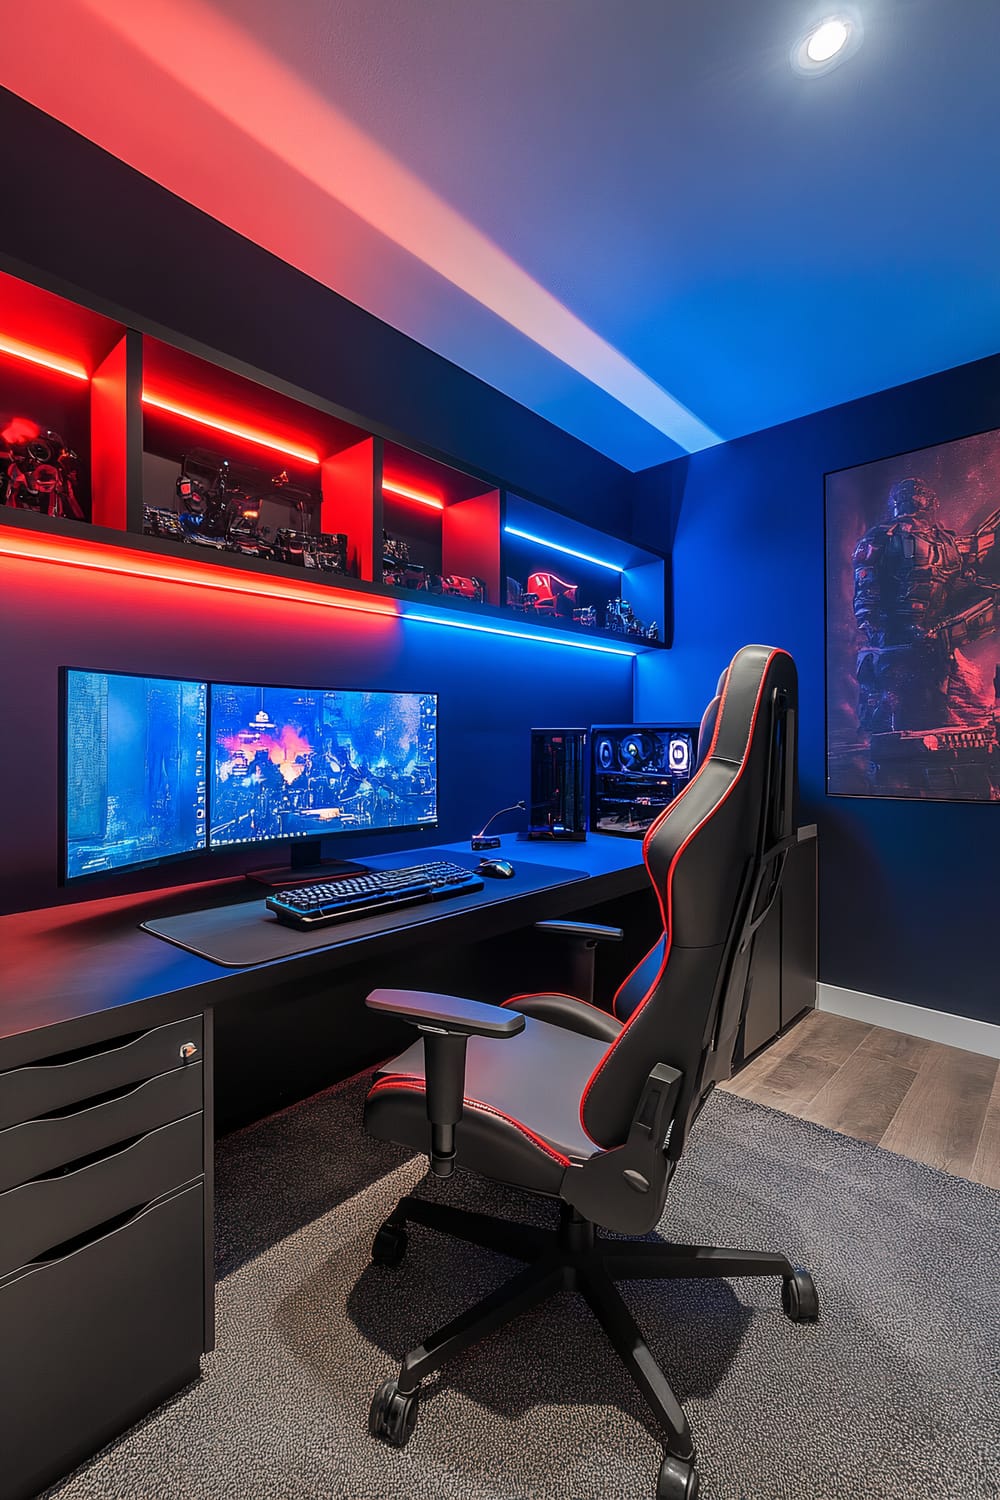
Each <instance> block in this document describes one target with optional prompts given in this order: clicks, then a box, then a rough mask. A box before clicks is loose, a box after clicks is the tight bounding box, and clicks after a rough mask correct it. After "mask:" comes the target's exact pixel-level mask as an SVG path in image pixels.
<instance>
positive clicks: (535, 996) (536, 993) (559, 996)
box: [500, 990, 614, 1020]
mask: <svg viewBox="0 0 1000 1500" xmlns="http://www.w3.org/2000/svg"><path fill="white" fill-rule="evenodd" d="M550 996H551V998H552V999H553V1000H572V1002H573V1004H574V1005H589V1006H590V1008H591V1010H596V1011H597V1012H599V1014H600V1015H602V1016H609V1017H610V1018H611V1020H614V1016H612V1015H611V1012H610V1011H607V1010H604V1009H603V1008H602V1007H601V1006H600V1005H594V1004H593V1002H592V1001H590V1000H581V999H580V997H579V995H567V994H566V993H565V991H564V990H533V991H532V993H531V994H530V995H511V997H510V999H509V1000H501V1001H500V1004H501V1006H504V1005H515V1004H516V1003H517V1001H518V1000H540V999H542V998H543V997H544V998H545V999H546V1000H547V999H549V997H550ZM535 1019H536V1020H537V1019H538V1018H537V1017H536V1018H535Z"/></svg>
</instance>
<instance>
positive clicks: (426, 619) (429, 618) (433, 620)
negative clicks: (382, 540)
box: [403, 610, 639, 656]
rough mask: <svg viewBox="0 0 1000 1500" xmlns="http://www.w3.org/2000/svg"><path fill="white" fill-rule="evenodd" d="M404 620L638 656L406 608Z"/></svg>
mask: <svg viewBox="0 0 1000 1500" xmlns="http://www.w3.org/2000/svg"><path fill="white" fill-rule="evenodd" d="M403 619H404V620H419V621H420V623H421V624H422V625H447V626H449V627H450V628H451V629H452V630H478V631H480V632H481V633H482V634H484V635H509V636H512V637H513V639H514V640H515V641H541V642H542V644H543V645H545V646H572V647H574V648H575V649H576V650H578V651H603V652H604V653H605V655H607V656H638V654H639V653H638V651H636V650H634V649H630V648H629V647H627V646H604V645H602V644H600V643H599V642H597V641H571V640H569V639H567V637H566V636H556V635H537V634H535V633H534V632H533V631H527V630H507V629H505V628H504V626H502V625H474V624H473V623H472V621H471V620H443V619H440V618H438V617H437V616H436V615H418V614H414V613H413V612H412V611H410V610H407V611H406V612H405V613H404V615H403Z"/></svg>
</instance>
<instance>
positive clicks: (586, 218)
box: [0, 0, 1000, 469]
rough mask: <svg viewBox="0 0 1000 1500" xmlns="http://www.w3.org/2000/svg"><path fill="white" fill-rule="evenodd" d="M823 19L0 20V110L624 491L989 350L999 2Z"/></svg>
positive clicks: (999, 236)
mask: <svg viewBox="0 0 1000 1500" xmlns="http://www.w3.org/2000/svg"><path fill="white" fill-rule="evenodd" d="M836 8H837V0H829V3H828V0H687V3H685V4H681V3H678V0H32V3H31V4H30V5H25V4H24V3H23V0H21V3H14V0H0V18H2V23H3V24H2V35H3V38H4V45H3V48H2V50H0V83H3V84H4V85H5V86H6V87H8V88H10V89H11V90H13V91H14V92H15V93H19V94H21V95H23V96H24V97H25V98H27V99H29V100H30V101H31V102H32V103H34V104H37V105H39V106H40V107H41V108H43V109H45V110H47V111H48V112H49V113H50V114H52V115H55V116H56V117H57V118H59V119H61V120H63V121H64V122H65V123H66V124H68V125H70V126H71V127H73V128H74V129H76V130H78V131H80V132H81V133H82V134H84V135H87V136H89V137H90V138H91V139H92V140H94V141H96V142H97V143H98V144H99V145H101V146H103V147H105V148H106V149H107V150H109V151H111V152H113V153H114V154H115V155H116V156H118V157H120V158H122V160H124V161H126V162H128V163H130V164H131V165H132V166H134V167H136V168H138V169H139V170H141V171H142V172H144V173H146V174H147V175H148V176H150V177H152V178H153V179H155V180H156V181H158V182H160V183H162V184H163V185H164V186H165V187H167V188H169V189H170V190H172V191H173V192H175V193H178V194H180V195H181V196H182V197H184V198H186V199H188V200H189V201H190V202H192V203H194V204H196V205H197V206H198V207H199V208H202V209H204V210H205V211H206V212H208V213H210V214H212V215H213V216H214V217H216V218H218V219H220V220H222V221H223V222H224V223H226V224H228V225H230V226H231V227H232V228H234V229H236V230H238V231H239V232H241V233H243V234H245V235H247V236H248V237H249V238H251V239H253V240H255V241H256V242H258V243H259V244H261V245H263V246H265V247H266V248H267V249H269V250H272V251H273V252H275V253H276V254H278V255H280V256H281V257H282V258H283V259H285V260H287V261H289V262H291V263H292V264H294V265H296V266H297V267H299V268H300V269H301V270H304V271H306V272H308V273H309V274H310V275H312V276H314V277H315V278H316V279H317V280H319V281H322V282H324V283H325V284H326V285H328V286H330V287H332V288H333V289H334V290H336V291H337V292H340V293H341V294H343V295H344V296H346V297H348V298H349V299H350V300H352V301H353V302H356V303H358V304H360V305H361V306H362V307H365V308H367V309H368V310H369V311H370V312H373V313H375V314H376V315H377V316H379V317H381V318H384V319H385V320H386V321H387V322H388V323H391V324H392V325H393V326H394V327H396V328H399V329H401V330H403V331H404V332H405V333H408V334H410V335H412V337H414V338H416V339H417V340H419V341H420V342H421V343H423V344H426V345H428V346H429V347H430V348H432V349H435V350H437V351H438V352H439V353H441V354H443V355H445V356H447V357H448V358H450V359H452V360H454V361H455V362H456V363H457V364H459V365H461V366H463V367H464V368H466V369H468V370H471V371H472V372H473V373H474V374H476V375H478V376H480V377H481V378H482V379H484V380H486V381H488V382H489V383H490V384H491V385H494V386H496V387H498V388H499V389H500V390H503V391H505V392H507V393H508V394H510V395H511V396H513V397H515V398H516V399H517V400H519V401H521V402H523V403H524V404H525V405H527V406H529V407H531V408H532V409H534V410H535V411H538V412H540V413H542V415H544V416H546V417H548V418H550V419H551V420H552V421H554V422H556V423H558V424H559V425H560V426H562V427H564V428H566V429H567V430H568V431H570V432H573V433H575V434H576V435H577V436H579V437H581V438H583V439H584V440H585V441H586V442H588V443H590V444H592V445H593V446H594V447H595V448H598V449H600V450H601V451H603V452H605V453H607V454H609V455H610V456H611V457H613V458H615V459H617V460H618V461H619V462H621V463H623V464H625V465H626V466H627V467H629V468H632V469H639V468H643V467H646V466H647V465H650V464H653V463H656V462H658V461H660V460H661V459H664V458H668V457H672V456H674V455H675V454H676V453H678V452H679V451H689V450H694V449H697V448H700V447H704V446H706V445H708V444H710V443H711V442H713V441H716V440H717V439H718V438H723V439H726V438H731V437H735V436H737V435H739V434H742V433H745V432H749V431H753V430H756V429H758V428H761V427H766V426H771V425H773V424H774V423H777V422H782V421H786V420H788V419H790V418H793V417H797V416H801V415H803V414H804V413H807V412H810V411H815V410H818V409H821V408H823V407H826V406H831V405H835V404H837V403H839V402H842V401H846V400H850V399H852V398H854V397H857V396H862V395H865V394H868V393H869V392H872V391H876V390H881V389H883V388H885V387H887V386H890V385H895V384H899V383H901V382H903V381H906V380H910V379H914V378H916V377H918V376H920V375H925V374H929V373H930V372H932V371H934V370H938V369H944V368H948V367H949V366H951V365H954V364H959V363H962V362H964V361H966V360H970V359H975V358H978V357H981V356H983V355H987V354H992V353H995V352H996V351H997V350H998V349H1000V194H998V191H997V186H998V182H1000V171H998V168H1000V128H998V127H1000V118H998V116H1000V109H998V102H997V101H998V90H997V85H996V59H997V57H998V55H1000V3H997V0H856V5H855V9H856V10H857V12H858V13H859V14H860V17H861V19H862V21H863V25H864V32H865V39H864V44H863V45H862V47H861V48H860V50H859V51H858V52H857V53H856V55H855V56H854V57H852V58H850V59H849V60H848V61H846V62H845V63H844V64H843V65H842V66H841V67H839V68H837V69H835V70H834V71H832V72H830V73H828V74H826V75H825V76H823V77H819V78H812V79H805V78H803V77H801V76H800V75H798V74H797V73H796V72H795V71H794V70H793V69H792V67H791V66H790V63H789V55H790V52H791V49H792V47H793V44H794V43H795V41H796V40H797V38H799V37H800V36H801V35H802V34H803V32H804V31H805V30H806V29H807V28H808V27H809V25H810V24H811V23H813V22H815V21H816V20H818V19H821V18H822V17H823V16H825V15H827V14H829V13H830V12H831V11H833V10H835V9H836ZM7 191H8V197H9V194H10V192H11V185H10V184H8V187H7ZM77 232H81V233H85V232H86V227H85V226H79V228H78V231H77ZM248 316H252V309H248Z"/></svg>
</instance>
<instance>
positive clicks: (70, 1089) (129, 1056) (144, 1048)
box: [0, 1016, 203, 1130]
mask: <svg viewBox="0 0 1000 1500" xmlns="http://www.w3.org/2000/svg"><path fill="white" fill-rule="evenodd" d="M202 1045H203V1039H202V1018H201V1016H193V1017H189V1018H188V1019H187V1020H185V1021H171V1022H170V1024H169V1025H167V1026H156V1027H154V1028H153V1029H152V1030H151V1031H141V1032H138V1033H133V1034H132V1035H129V1036H125V1037H118V1038H113V1039H112V1040H111V1041H107V1042H101V1043H99V1044H98V1045H97V1046H95V1047H93V1048H89V1047H88V1048H86V1049H83V1050H81V1051H78V1052H71V1053H66V1054H64V1055H63V1056H59V1057H49V1058H43V1059H42V1060H41V1061H39V1062H37V1063H32V1064H31V1065H30V1066H28V1067H25V1068H14V1069H12V1070H11V1071H10V1072H9V1073H0V1130H3V1129H5V1128H6V1127H7V1126H8V1125H18V1124H20V1123H21V1121H22V1120H33V1119H35V1118H36V1117H37V1116H38V1115H46V1114H49V1113H50V1112H51V1111H52V1110H56V1109H64V1108H65V1107H66V1105H67V1104H75V1103H77V1102H78V1101H79V1100H81V1099H93V1098H95V1097H97V1096H98V1095H100V1094H106V1093H108V1092H109V1090H111V1089H118V1088H124V1087H125V1086H126V1085H127V1084H130V1083H139V1082H141V1081H142V1080H143V1079H144V1078H154V1077H155V1076H156V1075H157V1074H158V1073H169V1072H171V1071H172V1070H173V1069H174V1068H178V1067H180V1066H181V1065H182V1064H184V1063H188V1062H196V1061H198V1059H199V1058H200V1056H201V1051H202ZM192 1047H193V1048H194V1049H195V1050H194V1051H193V1052H192V1051H190V1050H189V1049H190V1048H192Z"/></svg>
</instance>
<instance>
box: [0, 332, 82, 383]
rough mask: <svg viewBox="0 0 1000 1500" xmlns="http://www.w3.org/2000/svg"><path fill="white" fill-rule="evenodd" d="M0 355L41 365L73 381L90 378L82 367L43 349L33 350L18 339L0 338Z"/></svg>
mask: <svg viewBox="0 0 1000 1500" xmlns="http://www.w3.org/2000/svg"><path fill="white" fill-rule="evenodd" d="M0 354H12V355H13V356H14V358H15V359H26V360H27V361H28V363H29V364H32V365H41V366H42V367H43V368H44V369H46V370H55V372H56V374H57V375H71V376H72V377H73V379H74V380H89V379H90V376H89V375H88V374H87V371H86V370H85V369H84V368H83V366H82V365H78V364H75V363H74V362H73V361H72V360H68V359H62V358H61V357H60V356H58V355H55V354H49V353H48V352H47V351H46V350H45V349H33V348H32V346H31V345H30V344H22V343H21V342H20V341H19V340H18V339H12V338H8V337H6V335H5V336H4V337H3V338H0Z"/></svg>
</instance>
